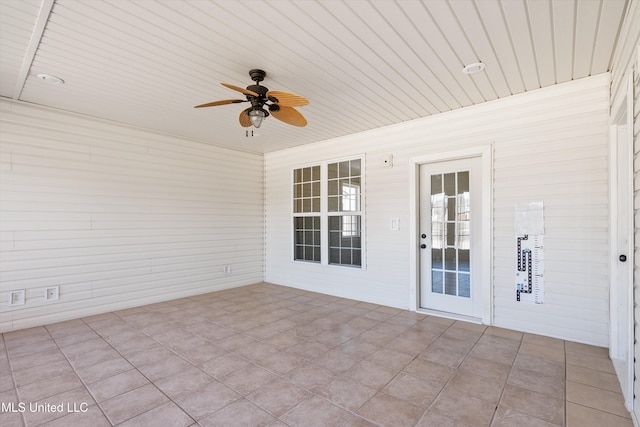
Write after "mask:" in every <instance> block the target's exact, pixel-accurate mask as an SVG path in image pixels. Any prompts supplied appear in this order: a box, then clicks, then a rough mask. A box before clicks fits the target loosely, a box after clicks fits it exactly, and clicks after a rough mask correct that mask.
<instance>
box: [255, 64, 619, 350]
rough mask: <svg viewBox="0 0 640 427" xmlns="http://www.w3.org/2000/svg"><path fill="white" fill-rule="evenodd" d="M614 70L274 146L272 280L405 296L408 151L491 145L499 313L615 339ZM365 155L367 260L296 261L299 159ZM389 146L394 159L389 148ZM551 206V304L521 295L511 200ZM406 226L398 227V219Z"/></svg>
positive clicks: (269, 181)
mask: <svg viewBox="0 0 640 427" xmlns="http://www.w3.org/2000/svg"><path fill="white" fill-rule="evenodd" d="M609 82H610V76H609V74H603V75H599V76H595V77H590V78H587V79H582V80H578V81H575V82H569V83H566V84H562V85H557V86H555V87H551V88H546V89H540V90H536V91H532V92H529V93H525V94H522V95H516V96H512V97H509V98H505V99H502V100H497V101H492V102H489V103H485V104H481V105H477V106H473V107H469V108H464V109H460V110H456V111H452V112H449V113H444V114H439V115H435V116H431V117H427V118H424V119H419V120H414V121H411V122H406V123H403V124H399V125H394V126H389V127H385V128H380V129H377V130H373V131H369V132H364V133H360V134H355V135H351V136H348V137H343V138H337V139H333V140H329V141H325V142H322V143H318V144H312V145H307V146H302V147H299V148H293V149H287V150H282V151H278V152H273V153H269V154H267V155H266V156H265V169H266V172H265V176H266V178H265V179H266V184H265V185H266V212H267V214H266V215H267V216H266V242H267V246H266V274H265V277H266V280H267V281H269V282H272V283H277V284H283V285H289V286H295V287H298V288H302V289H308V290H311V291H316V292H324V293H328V294H332V295H339V296H342V297H347V298H354V299H360V300H365V301H370V302H375V303H379V304H384V305H391V306H396V307H402V308H412V309H414V308H415V307H409V301H410V298H409V281H410V277H409V268H410V266H409V258H410V251H411V250H413V249H411V248H410V247H409V234H408V233H409V223H408V221H409V209H410V206H409V171H408V162H409V159H410V158H411V157H414V156H421V155H425V154H429V153H435V152H444V151H447V150H455V149H459V148H463V147H470V146H478V145H484V144H493V156H494V171H493V176H494V179H493V191H494V198H493V204H494V205H493V212H494V216H493V226H494V242H493V251H494V263H493V284H492V285H493V295H494V300H493V303H494V305H493V308H494V317H493V323H494V324H495V325H498V326H503V327H507V328H511V329H517V330H522V331H529V332H533V333H540V334H546V335H550V336H555V337H560V338H566V339H571V340H576V341H581V342H586V343H591V344H597V345H604V346H606V345H607V344H608V264H607V247H608V107H609ZM361 153H363V154H365V156H366V194H365V196H366V201H365V208H366V230H365V232H366V241H367V253H366V259H367V265H366V269H364V270H358V269H351V268H340V267H332V266H320V265H313V264H306V263H300V262H293V261H292V260H291V259H292V255H291V254H292V251H291V244H292V232H291V221H292V220H291V201H290V197H291V170H292V168H293V167H295V166H297V165H299V164H301V163H309V162H312V161H314V160H317V161H321V160H326V159H331V158H335V157H345V156H350V155H357V154H361ZM387 154H392V155H393V168H391V169H387V168H384V167H383V166H382V159H383V157H385V155H387ZM528 201H542V202H544V206H545V226H546V227H545V229H546V233H545V289H546V293H545V304H543V305H534V304H524V303H516V301H515V287H514V274H515V271H514V270H515V267H516V258H515V239H514V233H515V230H514V204H515V202H528ZM394 217H397V218H399V219H400V230H399V231H391V230H390V227H389V222H390V219H391V218H394Z"/></svg>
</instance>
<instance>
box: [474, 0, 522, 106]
mask: <svg viewBox="0 0 640 427" xmlns="http://www.w3.org/2000/svg"><path fill="white" fill-rule="evenodd" d="M476 7H477V8H478V11H479V12H480V16H481V17H482V21H483V22H484V23H485V26H486V28H488V29H490V30H489V39H490V40H491V44H492V45H493V46H494V49H495V51H496V55H497V56H498V58H500V62H499V64H500V67H501V68H502V72H503V74H504V76H505V77H506V79H507V83H508V84H509V88H511V93H512V94H516V93H521V92H524V91H525V85H524V82H523V80H522V73H521V71H520V68H519V66H518V60H517V59H516V54H515V52H514V48H513V43H512V41H511V37H510V34H509V29H508V28H507V24H506V22H505V17H504V12H503V10H502V6H501V4H500V2H499V1H489V2H485V1H480V2H476Z"/></svg>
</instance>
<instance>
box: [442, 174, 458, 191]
mask: <svg viewBox="0 0 640 427" xmlns="http://www.w3.org/2000/svg"><path fill="white" fill-rule="evenodd" d="M444 193H445V194H446V195H447V196H453V195H454V194H456V174H455V173H445V174H444Z"/></svg>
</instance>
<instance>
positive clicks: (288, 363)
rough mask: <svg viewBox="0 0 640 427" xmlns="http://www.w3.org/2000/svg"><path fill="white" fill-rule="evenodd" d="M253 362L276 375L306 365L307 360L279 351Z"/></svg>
mask: <svg viewBox="0 0 640 427" xmlns="http://www.w3.org/2000/svg"><path fill="white" fill-rule="evenodd" d="M255 363H256V365H258V366H262V367H263V368H265V369H267V370H268V371H271V372H273V373H275V374H277V375H284V374H286V373H287V372H289V371H292V370H293V369H295V368H299V367H301V366H304V365H306V364H307V363H308V362H307V359H305V358H304V357H300V356H296V355H295V354H291V353H287V352H286V351H279V352H277V353H274V354H272V355H270V356H267V357H265V358H263V359H261V360H258V361H256V362H255Z"/></svg>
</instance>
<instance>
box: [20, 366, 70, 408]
mask: <svg viewBox="0 0 640 427" xmlns="http://www.w3.org/2000/svg"><path fill="white" fill-rule="evenodd" d="M81 385H82V382H80V379H79V378H78V376H77V375H76V374H75V373H74V372H67V373H65V374H62V375H59V376H56V377H50V378H47V379H44V380H42V381H38V382H34V383H30V384H27V385H24V386H20V387H18V388H17V390H18V396H19V397H20V400H21V401H23V402H36V401H38V400H40V399H43V398H45V397H49V396H54V395H56V394H60V393H62V392H65V391H68V390H72V389H74V388H76V387H79V386H81Z"/></svg>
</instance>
